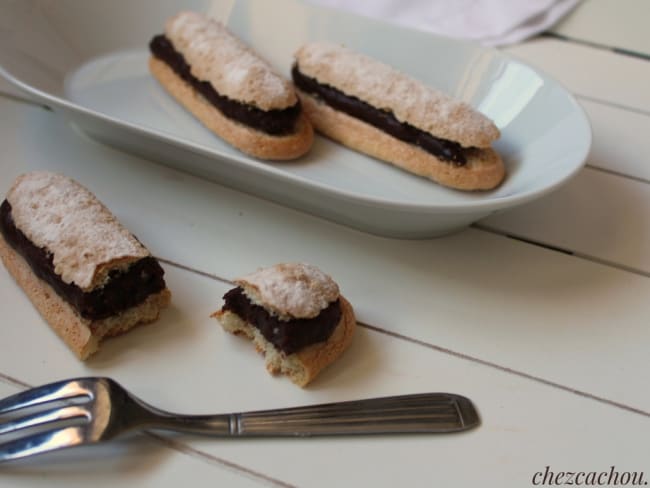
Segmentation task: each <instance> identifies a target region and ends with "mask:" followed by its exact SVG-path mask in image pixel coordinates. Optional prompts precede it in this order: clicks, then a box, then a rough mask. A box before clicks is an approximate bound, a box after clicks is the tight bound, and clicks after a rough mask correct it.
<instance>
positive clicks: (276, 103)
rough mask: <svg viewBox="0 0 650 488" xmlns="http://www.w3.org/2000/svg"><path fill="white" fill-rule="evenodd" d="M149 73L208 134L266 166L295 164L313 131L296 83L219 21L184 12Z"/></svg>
mask: <svg viewBox="0 0 650 488" xmlns="http://www.w3.org/2000/svg"><path fill="white" fill-rule="evenodd" d="M149 48H150V50H151V54H152V56H151V57H150V58H149V70H150V71H151V74H152V75H153V76H154V77H155V78H156V79H157V80H158V81H159V82H160V84H161V85H162V86H163V87H164V88H165V89H166V90H167V91H168V92H169V93H170V94H171V95H172V96H173V97H174V98H175V99H176V100H177V101H178V102H180V103H181V105H183V106H184V107H185V108H186V109H187V110H189V111H190V112H191V113H192V114H193V115H194V116H195V117H196V118H198V119H199V120H200V121H201V122H202V123H203V124H204V125H205V126H206V127H207V128H208V129H210V130H211V131H213V132H214V133H215V134H217V135H218V136H219V137H221V138H222V139H224V140H225V141H226V142H228V143H229V144H231V145H233V146H234V147H236V148H237V149H239V150H240V151H242V152H245V153H247V154H250V155H252V156H255V157H258V158H261V159H271V160H282V159H294V158H297V157H299V156H302V155H303V154H305V153H306V152H307V151H308V150H309V149H310V147H311V145H312V142H313V129H312V126H311V124H310V123H309V120H308V119H307V117H306V116H305V114H304V113H303V110H302V106H301V104H300V101H299V100H298V97H297V96H296V93H295V90H294V88H293V85H292V84H291V82H290V81H288V80H286V79H284V78H283V77H281V76H280V75H278V74H276V73H275V72H274V71H273V69H272V68H271V66H270V65H269V64H268V63H267V62H266V61H264V60H263V59H262V58H260V57H259V56H258V55H257V54H256V53H255V52H254V51H253V50H252V49H251V48H250V47H248V46H247V45H246V44H244V43H243V42H242V41H241V40H239V39H238V38H237V37H235V36H234V35H233V34H232V33H231V32H230V31H228V29H227V28H226V27H224V26H223V25H222V24H221V23H219V22H217V21H216V20H213V19H210V18H209V17H206V16H204V15H200V14H198V13H195V12H180V13H179V14H177V15H175V16H174V17H172V18H171V19H169V20H168V21H167V24H166V26H165V33H164V34H163V35H158V36H155V37H154V38H153V39H152V40H151V42H150V44H149Z"/></svg>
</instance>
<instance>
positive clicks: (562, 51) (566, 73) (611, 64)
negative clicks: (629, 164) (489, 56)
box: [504, 38, 650, 113]
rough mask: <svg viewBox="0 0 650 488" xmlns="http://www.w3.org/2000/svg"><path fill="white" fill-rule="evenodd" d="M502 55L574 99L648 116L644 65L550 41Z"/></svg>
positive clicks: (649, 71)
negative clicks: (546, 77)
mask: <svg viewBox="0 0 650 488" xmlns="http://www.w3.org/2000/svg"><path fill="white" fill-rule="evenodd" d="M504 51H505V52H506V53H508V54H511V55H513V56H515V57H517V58H519V59H521V60H522V61H524V62H526V63H528V64H530V65H532V66H534V67H537V68H538V69H540V70H542V71H544V72H546V73H548V74H549V75H551V76H553V77H554V78H556V79H557V80H558V81H560V82H561V83H563V84H564V85H566V86H567V88H568V89H569V90H570V91H572V92H573V93H574V94H576V95H578V96H584V97H590V98H595V99H597V100H602V101H606V102H609V103H613V104H619V105H622V106H625V107H628V108H630V109H632V110H642V111H645V112H646V113H650V90H648V89H647V87H648V86H650V63H649V62H648V61H645V60H643V59H637V58H633V57H630V56H624V55H621V54H616V53H613V52H611V51H609V50H603V49H596V48H593V47H589V46H584V45H580V44H576V43H571V42H566V41H562V40H558V39H550V38H541V39H537V40H533V41H530V42H526V43H523V44H520V45H516V46H512V47H509V48H506V49H505V50H504Z"/></svg>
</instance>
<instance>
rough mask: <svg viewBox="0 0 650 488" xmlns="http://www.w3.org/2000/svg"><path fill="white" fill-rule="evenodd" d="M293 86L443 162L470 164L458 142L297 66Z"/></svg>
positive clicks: (292, 72)
mask: <svg viewBox="0 0 650 488" xmlns="http://www.w3.org/2000/svg"><path fill="white" fill-rule="evenodd" d="M291 76H292V78H293V82H294V84H295V85H296V86H297V87H298V88H299V89H300V90H302V91H304V92H305V93H308V94H310V95H312V96H315V97H316V98H318V99H320V100H322V101H323V102H325V103H326V104H328V105H329V106H331V107H332V108H334V109H336V110H340V111H341V112H344V113H346V114H348V115H350V116H352V117H355V118H357V119H360V120H362V121H364V122H366V123H367V124H370V125H372V126H373V127H375V128H377V129H379V130H382V131H384V132H386V133H387V134H389V135H391V136H393V137H395V138H396V139H399V140H400V141H404V142H407V143H409V144H414V145H416V146H418V147H420V148H422V149H424V150H425V151H427V152H428V153H430V154H432V155H434V156H435V157H437V158H438V159H440V160H443V161H446V162H448V163H451V164H453V165H455V166H464V165H465V164H466V163H467V157H466V155H465V149H464V148H463V147H462V146H461V145H460V144H458V143H457V142H453V141H449V140H447V139H440V138H438V137H435V136H432V135H431V134H429V133H428V132H424V131H423V130H420V129H418V128H417V127H414V126H412V125H410V124H407V123H405V122H400V121H399V120H397V118H396V117H395V115H394V114H393V113H392V112H388V111H386V110H381V109H378V108H376V107H373V106H372V105H370V104H368V103H366V102H364V101H363V100H360V99H358V98H357V97H353V96H350V95H346V94H345V93H343V92H342V91H340V90H337V89H336V88H333V87H331V86H329V85H325V84H322V83H319V82H318V80H316V79H314V78H311V77H309V76H306V75H305V74H303V73H301V72H300V69H299V67H298V66H297V65H294V66H293V68H292V70H291Z"/></svg>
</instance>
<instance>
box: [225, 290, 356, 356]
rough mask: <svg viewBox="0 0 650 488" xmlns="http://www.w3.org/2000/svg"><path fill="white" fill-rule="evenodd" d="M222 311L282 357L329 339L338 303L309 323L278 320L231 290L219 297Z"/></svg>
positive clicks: (244, 296) (238, 291)
mask: <svg viewBox="0 0 650 488" xmlns="http://www.w3.org/2000/svg"><path fill="white" fill-rule="evenodd" d="M223 298H224V300H225V302H226V303H225V304H224V306H223V309H224V310H229V311H231V312H233V313H234V314H237V315H238V316H239V317H241V318H242V319H243V320H244V321H246V322H248V323H249V324H251V325H253V326H254V327H255V328H257V329H258V330H259V331H260V332H261V333H262V335H263V336H264V338H265V339H266V340H267V341H269V342H270V343H271V344H273V345H274V346H275V347H276V348H277V349H279V350H280V351H282V352H284V353H285V354H291V353H294V352H296V351H299V350H300V349H302V348H304V347H306V346H308V345H310V344H315V343H316V342H322V341H325V340H327V339H328V338H329V336H331V335H332V332H334V329H335V328H336V326H337V325H338V323H339V321H340V320H341V315H342V313H343V312H342V311H341V303H340V301H339V300H336V301H335V302H332V303H330V304H329V305H328V306H327V308H325V309H323V310H321V312H320V314H318V315H317V316H316V317H314V318H311V319H292V320H288V321H284V320H280V319H279V318H278V317H275V316H273V315H271V314H270V313H269V312H267V311H266V310H265V309H264V308H263V307H260V306H259V305H255V304H253V303H252V302H251V301H250V300H249V299H248V297H247V296H246V295H245V294H244V290H243V289H242V288H241V287H237V288H233V289H232V290H230V291H229V292H227V293H226V294H225V295H224V296H223Z"/></svg>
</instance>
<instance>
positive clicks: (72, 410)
mask: <svg viewBox="0 0 650 488" xmlns="http://www.w3.org/2000/svg"><path fill="white" fill-rule="evenodd" d="M74 419H85V420H87V421H89V420H90V412H88V410H86V409H85V408H83V407H79V406H70V407H62V408H53V409H51V410H46V411H45V412H38V413H34V414H31V415H25V416H24V417H20V418H17V419H13V420H10V421H8V422H3V423H0V435H2V434H5V435H6V434H12V433H14V432H17V431H19V430H22V429H27V428H29V427H36V426H41V425H47V424H51V423H53V422H61V421H64V420H74Z"/></svg>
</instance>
